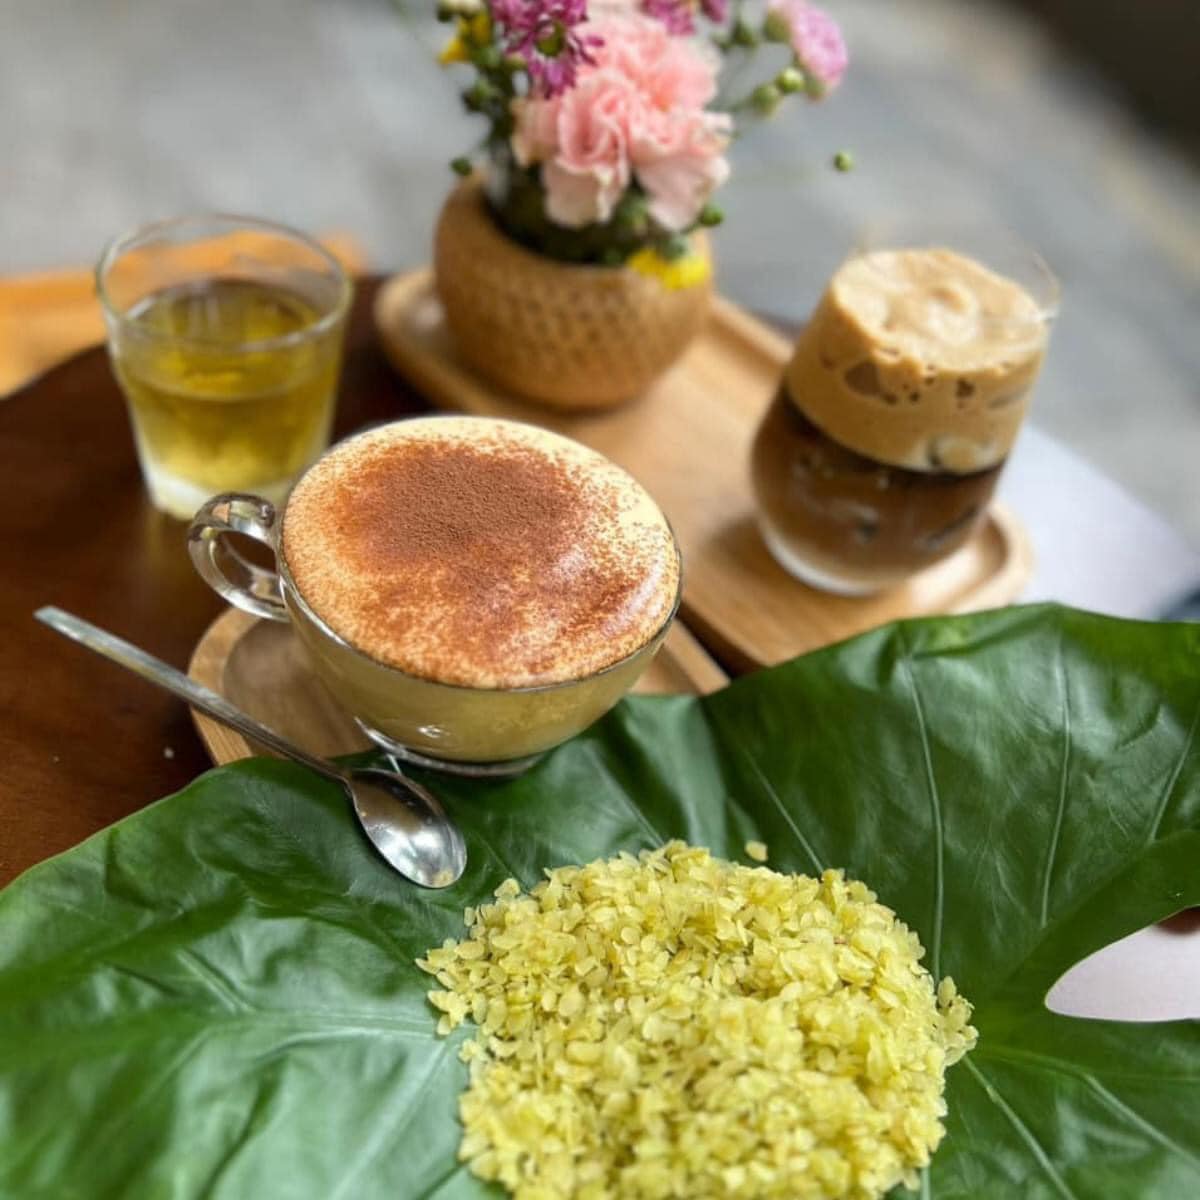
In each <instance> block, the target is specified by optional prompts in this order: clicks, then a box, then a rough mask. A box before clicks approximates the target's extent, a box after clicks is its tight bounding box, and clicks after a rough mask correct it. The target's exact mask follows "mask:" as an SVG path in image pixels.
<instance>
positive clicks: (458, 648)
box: [188, 416, 681, 775]
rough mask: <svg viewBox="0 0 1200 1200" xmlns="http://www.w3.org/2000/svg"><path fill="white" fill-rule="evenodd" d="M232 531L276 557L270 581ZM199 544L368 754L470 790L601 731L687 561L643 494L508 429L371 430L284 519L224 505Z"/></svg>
mask: <svg viewBox="0 0 1200 1200" xmlns="http://www.w3.org/2000/svg"><path fill="white" fill-rule="evenodd" d="M231 533H240V534H243V535H246V536H248V537H250V538H253V539H256V540H258V541H260V542H263V543H265V544H266V545H267V546H269V547H270V548H271V550H272V551H273V552H274V556H275V569H274V570H267V569H264V568H262V567H260V566H257V565H255V564H253V563H251V562H249V561H248V560H247V559H245V558H244V557H242V556H241V555H240V554H239V553H238V552H237V550H236V547H235V546H234V545H233V544H232V543H231V542H230V539H229V537H228V535H229V534H231ZM188 541H189V550H190V553H191V556H192V560H193V562H194V564H195V566H196V568H197V570H198V571H199V572H200V574H201V575H202V576H203V577H204V579H205V580H206V581H207V582H208V583H209V584H210V585H211V586H212V587H213V588H214V589H215V590H216V591H217V592H218V593H219V594H220V595H222V596H223V597H225V598H226V599H227V600H229V601H230V603H232V604H234V605H236V606H237V607H239V608H242V609H244V610H246V611H248V612H252V613H255V614H256V615H258V616H261V617H267V618H269V619H272V620H280V621H290V622H291V624H292V628H293V629H294V630H295V632H296V635H297V637H298V638H299V640H300V642H301V643H302V644H303V646H304V648H305V651H306V653H307V657H308V659H309V661H310V663H311V665H312V668H313V670H314V672H315V674H316V675H317V676H318V677H319V678H320V679H321V681H322V682H323V683H324V684H325V686H326V687H327V688H328V689H329V691H330V692H331V693H332V695H333V696H334V697H335V699H336V700H337V701H338V702H339V703H340V704H341V705H342V707H344V708H345V709H346V711H347V712H349V713H350V714H351V715H352V716H353V717H354V718H355V720H356V721H357V723H358V724H359V725H360V726H361V728H362V729H363V731H364V732H365V733H366V734H367V735H368V737H370V738H371V740H372V741H373V742H375V743H376V744H377V745H379V746H381V747H383V748H384V749H386V750H388V751H389V752H391V753H393V754H395V755H396V756H397V757H399V758H401V759H404V760H407V761H411V762H417V763H420V764H422V765H426V766H432V767H435V768H437V769H440V770H446V771H451V772H455V773H460V774H469V775H509V774H515V773H517V772H519V771H521V770H523V769H525V768H526V767H527V766H529V765H530V763H532V762H533V761H535V760H536V759H537V757H539V756H540V755H541V754H542V753H543V752H544V751H546V750H548V749H550V748H551V747H553V746H556V745H558V744H559V743H561V742H563V741H565V740H566V739H568V738H570V737H572V736H573V735H574V734H576V733H578V732H580V731H581V730H582V729H584V728H586V727H587V726H588V725H590V724H591V723H592V722H593V721H595V720H596V719H597V718H598V717H600V716H601V715H602V714H603V713H605V712H606V711H607V710H608V709H609V708H611V707H612V706H613V705H614V704H615V703H616V702H617V701H618V700H619V699H620V698H621V696H622V695H624V694H625V692H627V691H628V690H629V689H630V688H631V687H632V686H633V685H634V683H636V681H637V679H638V677H639V676H640V675H641V673H642V672H643V671H644V670H645V668H646V667H647V666H648V665H649V663H650V661H651V660H652V659H653V657H654V655H655V653H656V652H657V650H658V648H659V646H660V645H661V644H662V641H663V638H664V637H665V636H666V633H667V630H668V628H669V626H670V624H671V621H672V619H673V618H674V616H675V612H676V610H677V608H678V605H679V596H680V578H681V572H680V558H679V550H678V547H677V545H676V543H675V539H674V537H673V535H672V533H671V529H670V526H669V525H668V523H667V521H666V518H665V517H664V516H663V514H662V512H661V511H660V510H659V508H658V506H657V505H656V504H655V503H654V501H653V500H652V499H651V498H650V496H649V495H648V494H647V493H646V492H645V491H644V489H642V487H641V486H640V485H639V484H638V483H637V482H636V481H635V480H634V479H633V478H632V477H630V476H629V475H627V474H626V473H625V472H624V471H622V470H621V469H620V468H619V467H617V466H616V465H615V464H613V463H611V462H609V461H608V460H607V459H605V458H604V457H603V456H602V455H600V454H597V453H596V452H594V451H592V450H589V449H588V448H586V447H584V446H581V445H579V444H578V443H576V442H573V441H570V440H569V439H567V438H563V437H560V436H558V435H556V434H552V433H549V432H548V431H545V430H542V429H539V428H535V427H533V426H528V425H522V424H519V423H517V422H512V421H501V420H492V419H488V418H480V417H451V416H445V417H422V418H416V419H412V420H405V421H397V422H394V423H392V424H389V425H385V426H381V427H379V428H376V429H372V430H369V431H367V432H365V433H362V434H359V435H357V436H355V437H352V438H349V439H347V440H346V441H344V442H341V443H339V444H338V445H337V446H335V447H334V448H333V449H332V450H330V451H329V452H328V453H327V454H326V455H325V456H324V457H323V458H321V459H320V460H319V461H318V462H317V463H316V464H314V466H312V467H311V468H310V469H309V470H308V471H307V472H306V473H305V474H304V475H303V476H302V477H301V479H300V481H299V482H298V483H297V485H296V488H295V489H294V491H293V492H292V494H291V496H290V497H289V499H288V501H287V503H286V505H285V506H284V507H283V509H282V512H277V510H276V509H275V508H274V507H273V506H272V505H271V504H270V503H268V502H267V501H265V500H263V499H262V498H260V497H255V496H249V495H242V494H230V495H225V496H218V497H216V498H214V499H213V500H211V501H210V502H209V503H208V504H206V505H205V506H204V508H202V509H201V510H200V512H199V513H197V515H196V518H195V520H194V521H193V523H192V526H191V529H190V530H189V534H188Z"/></svg>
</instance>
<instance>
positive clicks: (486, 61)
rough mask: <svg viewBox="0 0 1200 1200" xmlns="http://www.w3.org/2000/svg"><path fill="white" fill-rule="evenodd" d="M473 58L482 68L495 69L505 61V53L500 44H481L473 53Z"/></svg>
mask: <svg viewBox="0 0 1200 1200" xmlns="http://www.w3.org/2000/svg"><path fill="white" fill-rule="evenodd" d="M471 60H472V62H474V63H475V65H476V66H477V67H479V68H480V69H481V70H484V71H495V70H498V69H499V67H500V66H501V64H502V63H503V62H504V55H503V54H501V53H500V48H499V47H498V46H481V47H480V48H479V49H478V50H476V51H475V53H474V54H472V55H471Z"/></svg>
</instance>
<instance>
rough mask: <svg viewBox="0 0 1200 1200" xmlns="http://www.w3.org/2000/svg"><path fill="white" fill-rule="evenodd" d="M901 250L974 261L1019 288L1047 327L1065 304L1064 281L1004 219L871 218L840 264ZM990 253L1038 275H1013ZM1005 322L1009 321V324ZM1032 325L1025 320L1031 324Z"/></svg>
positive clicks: (949, 216)
mask: <svg viewBox="0 0 1200 1200" xmlns="http://www.w3.org/2000/svg"><path fill="white" fill-rule="evenodd" d="M900 250H949V251H951V252H952V253H954V254H959V255H962V256H963V257H964V258H968V259H972V260H973V261H975V262H977V263H978V264H979V265H980V266H982V267H984V268H986V269H987V270H988V271H991V272H992V273H993V274H996V275H1000V276H1002V277H1003V278H1005V279H1007V280H1009V281H1011V282H1013V283H1015V284H1017V285H1018V286H1019V287H1020V288H1021V289H1022V290H1023V291H1025V292H1026V293H1027V294H1028V295H1029V298H1030V299H1031V300H1032V301H1033V302H1034V304H1035V305H1036V306H1037V309H1038V320H1039V322H1040V323H1042V324H1048V323H1050V322H1052V321H1054V320H1055V318H1057V317H1058V315H1059V312H1060V310H1061V306H1062V280H1061V279H1060V278H1059V277H1058V274H1057V273H1056V272H1055V270H1054V268H1053V267H1051V266H1050V264H1049V262H1048V261H1047V260H1046V257H1045V255H1043V254H1042V252H1041V251H1040V250H1038V249H1037V248H1036V247H1035V246H1034V245H1033V244H1032V243H1030V242H1029V241H1027V240H1026V239H1025V238H1024V237H1023V236H1022V235H1021V234H1020V233H1018V232H1017V231H1016V230H1015V229H1013V228H1012V227H1011V226H1009V225H1007V224H1005V223H1004V222H1003V221H997V222H989V221H986V220H982V219H976V218H971V217H961V216H956V215H954V214H939V213H937V212H933V213H930V214H928V215H921V216H914V215H910V216H895V217H881V218H878V219H876V220H868V221H866V222H865V223H863V224H862V225H861V226H860V227H859V229H858V230H857V231H856V233H855V235H854V238H853V241H852V242H851V245H850V248H849V249H848V250H847V252H846V254H845V255H844V256H843V258H842V263H843V264H844V263H847V262H850V261H852V260H854V259H860V258H867V257H869V256H871V255H873V254H884V253H888V252H895V251H900ZM992 251H1007V252H1008V253H1009V254H1015V255H1016V256H1018V257H1019V258H1020V259H1021V260H1023V261H1024V264H1025V265H1026V267H1028V268H1032V270H1033V272H1034V274H1035V275H1036V277H1037V282H1036V283H1034V282H1032V281H1030V280H1027V279H1021V278H1019V277H1017V276H1015V275H1014V274H1013V273H1012V272H1011V270H1005V269H1004V265H1003V264H1002V263H998V262H997V261H996V257H995V254H993V253H991V252H992ZM1009 320H1010V319H1009V318H1005V321H1006V322H1007V321H1009ZM1027 323H1029V322H1021V324H1027Z"/></svg>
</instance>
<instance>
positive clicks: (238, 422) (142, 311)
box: [96, 215, 352, 519]
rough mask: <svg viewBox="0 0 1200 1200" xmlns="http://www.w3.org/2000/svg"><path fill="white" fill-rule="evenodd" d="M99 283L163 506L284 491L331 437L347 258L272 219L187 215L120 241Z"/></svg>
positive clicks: (118, 365) (184, 507)
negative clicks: (235, 493) (342, 261)
mask: <svg viewBox="0 0 1200 1200" xmlns="http://www.w3.org/2000/svg"><path fill="white" fill-rule="evenodd" d="M96 289H97V292H98V294H99V297H100V302H101V305H102V306H103V309H104V316H105V321H106V324H107V327H108V349H109V354H110V357H111V359H112V364H113V371H114V373H115V374H116V377H117V379H118V381H119V382H120V384H121V388H122V390H123V391H124V393H125V397H126V399H127V401H128V404H129V416H130V423H131V424H132V426H133V435H134V441H135V443H136V445H137V452H138V459H139V461H140V462H141V467H142V475H143V478H144V479H145V481H146V487H147V489H148V491H149V493H150V498H151V500H152V501H153V502H154V504H155V506H156V507H157V508H159V509H161V510H162V511H163V512H166V513H170V514H171V515H172V516H175V517H181V518H185V519H186V518H190V517H191V516H192V514H193V513H194V512H195V511H196V510H197V509H198V508H200V506H201V505H203V504H204V503H205V502H206V501H207V500H209V499H210V498H211V497H212V496H214V495H216V494H217V493H219V492H225V491H230V490H246V489H248V490H253V491H254V492H256V493H258V494H259V495H262V496H266V497H267V498H269V499H271V500H275V501H280V500H282V499H283V498H284V497H285V496H286V494H287V492H288V489H289V488H290V486H291V484H292V483H293V482H294V480H295V479H296V478H297V477H298V476H299V475H300V473H301V472H302V471H303V470H304V469H305V467H307V466H308V465H309V464H310V463H312V462H313V461H315V460H316V459H317V458H318V457H319V456H320V454H321V453H322V452H323V451H324V450H325V448H326V447H327V446H328V444H329V434H330V427H331V425H332V422H333V410H334V401H335V395H336V389H337V378H338V368H339V366H340V362H341V348H342V335H343V331H344V328H345V323H346V314H347V312H348V310H349V306H350V299H351V295H352V287H351V284H350V280H349V279H348V278H347V276H346V273H345V272H344V271H343V270H342V268H341V267H340V266H339V265H338V262H337V260H336V259H335V258H334V257H333V256H332V255H331V254H330V253H329V252H328V251H326V250H325V249H323V248H322V247H321V246H320V245H318V244H317V243H316V242H315V241H313V240H312V239H311V238H308V237H306V236H305V235H304V234H302V233H298V232H296V231H295V230H292V229H288V228H287V227H285V226H282V225H277V224H274V223H272V222H270V221H259V220H255V219H253V218H249V217H234V216H223V215H208V216H188V217H179V218H176V219H173V220H169V221H159V222H156V223H155V224H152V225H146V226H144V227H142V228H141V229H138V230H136V231H134V232H133V233H130V234H127V235H125V236H123V237H119V238H117V239H116V240H115V241H114V242H112V243H111V244H110V245H109V247H108V248H107V249H106V250H105V252H104V254H103V255H102V256H101V258H100V262H99V263H98V265H97V267H96Z"/></svg>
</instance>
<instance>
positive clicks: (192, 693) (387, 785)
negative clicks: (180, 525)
mask: <svg viewBox="0 0 1200 1200" xmlns="http://www.w3.org/2000/svg"><path fill="white" fill-rule="evenodd" d="M33 615H34V616H35V617H36V618H37V619H38V620H39V621H41V622H42V623H43V624H45V625H49V626H50V628H51V629H55V630H57V631H58V632H59V633H61V634H64V635H65V636H66V637H69V638H71V639H72V640H73V641H76V642H79V643H80V644H82V645H84V646H86V647H87V648H88V649H89V650H94V651H95V652H96V653H97V654H102V655H103V656H104V657H105V658H109V659H112V661H113V662H115V663H119V664H120V665H121V666H122V667H125V668H126V669H128V670H130V671H132V672H133V673H134V674H135V675H140V676H141V677H142V678H143V679H147V680H149V681H150V682H151V683H156V684H158V686H159V687H161V688H165V689H166V690H167V691H168V692H172V693H173V694H174V695H176V696H178V697H179V698H180V699H181V700H186V701H187V703H188V704H190V705H191V706H192V707H193V708H198V709H199V710H200V711H201V712H204V713H207V714H208V715H209V716H210V717H212V718H213V719H214V720H217V721H220V722H221V723H222V724H223V725H228V726H229V727H230V728H231V729H236V730H237V731H238V732H239V733H243V734H245V735H246V736H247V737H251V738H253V739H254V740H255V741H256V742H260V743H261V744H262V745H264V746H269V747H270V748H271V749H272V750H274V751H276V752H277V753H279V754H282V755H284V756H285V757H287V758H291V759H294V760H295V761H296V762H298V763H300V764H301V765H303V766H306V767H308V768H309V769H310V770H313V771H316V772H317V774H318V775H323V776H325V778H326V779H331V780H333V781H334V782H336V783H340V784H341V785H342V787H343V788H344V789H345V791H346V795H347V796H348V797H349V799H350V803H351V804H352V805H353V806H354V815H355V816H356V817H358V823H359V824H360V825H361V826H362V830H363V833H365V834H366V835H367V837H368V839H369V840H370V842H371V843H372V845H373V846H374V847H375V849H376V850H378V851H379V853H380V854H381V855H383V857H384V859H385V860H386V861H387V862H388V864H389V865H390V866H392V867H394V868H395V869H396V870H397V871H399V872H400V874H401V875H403V876H404V877H405V879H411V880H412V882H413V883H418V884H420V885H421V886H422V887H428V888H443V887H449V886H450V884H452V883H454V882H455V881H456V880H458V878H459V877H460V876H461V875H462V873H463V871H464V870H465V869H466V865H467V849H466V846H465V845H464V843H463V837H462V833H461V832H460V831H459V829H458V826H456V825H455V824H454V823H453V822H452V821H451V820H450V818H449V817H448V816H447V815H446V813H445V811H444V810H443V808H442V806H441V805H440V804H439V803H438V801H437V799H436V798H435V797H434V796H433V795H432V794H431V793H430V792H429V791H427V790H426V789H425V788H423V787H422V786H421V785H420V784H419V783H416V782H415V781H414V780H412V779H409V778H408V776H406V775H404V774H402V773H401V772H400V771H399V770H390V771H389V770H385V769H383V768H381V767H340V766H338V765H337V764H336V763H332V762H330V761H329V760H328V759H326V758H320V757H318V756H317V755H315V754H309V753H308V752H307V751H305V750H301V749H300V748H299V747H297V746H294V745H292V743H291V742H289V741H287V740H286V739H285V738H282V737H280V735H279V734H277V733H276V732H275V731H274V730H273V729H268V728H267V727H266V726H265V725H260V724H259V723H258V722H257V721H255V720H254V719H253V718H252V717H248V716H247V715H246V714H245V713H244V712H242V711H241V710H240V709H238V708H236V707H234V705H232V704H230V703H229V701H228V700H226V699H225V698H224V697H223V696H218V695H217V693H216V692H213V691H210V690H209V689H208V688H206V687H204V686H203V685H201V684H199V683H196V681H195V680H193V679H189V678H188V677H187V676H186V675H184V674H183V672H182V671H177V670H175V668H174V667H172V666H169V665H168V664H167V663H165V662H163V661H162V660H161V659H158V658H155V657H154V656H153V655H152V654H147V653H146V651H145V650H139V649H138V647H137V646H134V645H131V644H130V643H129V642H126V641H124V640H122V639H121V638H119V637H116V636H115V635H113V634H111V633H106V632H105V631H104V630H103V629H98V628H97V627H96V626H95V625H92V624H90V623H89V622H87V621H84V620H82V619H81V618H79V617H75V616H72V615H71V614H70V613H68V612H63V610H62V609H61V608H39V609H38V610H37V612H35V613H34V614H33Z"/></svg>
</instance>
